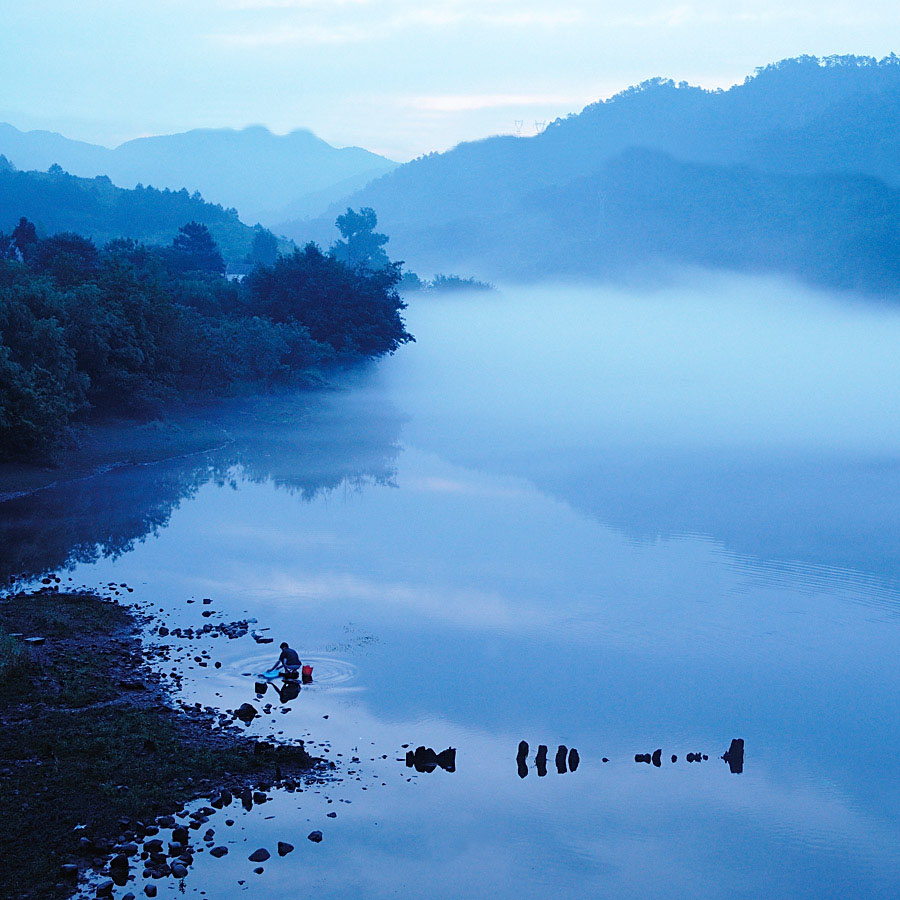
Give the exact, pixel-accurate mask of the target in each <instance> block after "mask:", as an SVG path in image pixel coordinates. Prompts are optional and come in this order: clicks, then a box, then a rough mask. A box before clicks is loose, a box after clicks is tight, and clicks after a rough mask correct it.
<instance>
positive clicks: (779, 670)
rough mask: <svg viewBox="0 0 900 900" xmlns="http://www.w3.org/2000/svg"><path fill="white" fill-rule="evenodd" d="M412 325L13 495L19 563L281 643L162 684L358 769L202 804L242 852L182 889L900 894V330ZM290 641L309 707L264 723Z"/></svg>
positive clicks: (747, 323) (533, 311)
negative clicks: (307, 388) (267, 392)
mask: <svg viewBox="0 0 900 900" xmlns="http://www.w3.org/2000/svg"><path fill="white" fill-rule="evenodd" d="M406 317H407V322H408V326H409V330H410V331H411V332H412V333H413V334H414V335H415V336H416V339H417V343H416V344H413V345H409V346H407V347H404V348H403V349H401V350H400V351H399V352H398V353H397V354H396V355H395V356H394V357H391V358H388V359H385V360H383V361H382V362H380V363H378V364H377V365H374V366H371V367H368V368H365V369H361V370H359V371H357V372H355V373H352V374H351V375H349V376H347V378H346V382H345V383H344V384H342V386H341V387H340V389H339V390H333V391H320V392H317V393H312V394H309V395H307V396H304V397H303V398H301V399H300V401H299V405H298V402H297V401H288V400H284V399H272V400H270V401H267V402H265V403H263V405H262V410H263V412H262V413H258V417H257V418H256V419H254V420H253V422H254V423H258V422H259V421H264V422H265V423H267V424H266V427H264V428H263V427H257V425H256V424H253V426H252V427H250V426H248V424H247V422H248V420H246V419H240V418H235V420H234V421H231V422H228V421H226V422H224V423H223V424H224V427H225V428H226V430H228V431H229V433H232V434H234V435H235V439H234V441H233V442H232V443H230V444H228V445H227V446H225V447H220V448H219V449H217V450H215V451H212V452H210V453H206V454H195V455H192V456H188V457H185V458H181V459H174V460H170V461H167V462H161V463H157V464H154V465H144V466H140V467H129V468H123V469H118V470H114V471H111V472H108V473H106V474H103V475H97V476H95V477H93V478H89V479H85V480H81V481H77V482H70V483H61V484H60V485H59V486H58V487H55V488H50V489H47V490H44V491H41V492H38V493H36V494H33V495H31V496H28V497H22V498H18V499H14V500H10V501H7V502H6V503H3V504H2V505H0V517H2V519H3V522H2V534H3V544H4V547H3V549H2V550H0V565H2V566H3V567H4V569H5V572H4V574H5V575H9V574H10V573H13V572H21V571H22V570H23V569H27V570H30V571H31V572H33V573H37V572H39V571H41V570H42V569H44V568H46V567H49V568H50V569H52V570H56V571H58V572H60V574H62V575H63V579H64V582H65V583H68V581H67V579H68V578H70V577H71V578H72V579H73V582H74V583H75V584H79V585H80V584H85V585H88V586H96V585H100V584H106V583H116V584H120V583H127V584H129V585H132V586H133V587H134V593H133V594H129V595H128V597H129V599H133V600H135V601H136V602H137V603H140V604H148V605H149V606H150V607H152V608H153V609H155V610H156V611H157V612H158V613H159V615H160V617H161V620H162V621H164V622H165V624H166V625H167V626H168V627H169V628H177V627H186V626H193V627H197V626H198V625H202V624H203V623H204V622H205V621H213V622H216V621H224V622H231V621H233V620H235V619H239V618H241V617H247V616H250V617H254V618H255V619H256V620H257V622H256V623H254V626H253V627H254V628H257V629H260V631H259V633H260V634H261V635H266V636H271V637H272V638H274V643H271V644H258V643H256V642H255V641H254V639H253V638H252V636H251V635H249V634H248V635H246V636H245V637H241V638H239V639H237V640H227V641H226V640H213V639H212V638H209V639H208V640H206V641H205V642H196V641H194V642H189V646H187V643H188V642H182V643H183V644H184V646H183V645H182V644H178V643H177V642H172V641H171V640H166V639H164V638H162V637H160V636H159V635H158V634H156V635H148V641H149V642H150V643H166V642H167V643H170V644H175V645H177V646H176V655H175V657H174V659H175V662H174V665H172V666H167V669H168V668H180V669H181V670H182V671H183V674H184V680H183V683H182V686H181V689H180V691H178V692H177V696H179V697H181V698H184V699H186V700H188V701H190V702H195V701H197V702H201V703H204V704H211V705H216V706H219V707H221V708H235V707H237V706H239V705H240V704H241V703H243V702H246V701H249V702H253V703H257V705H260V704H265V703H272V707H271V711H270V712H269V713H266V714H265V715H263V716H262V717H261V718H259V719H257V720H256V722H255V723H254V724H253V725H252V726H250V730H251V731H252V732H254V733H256V734H259V735H270V734H274V735H277V736H281V737H286V738H305V739H307V740H308V741H309V743H310V745H311V749H312V750H313V752H317V753H320V754H324V755H326V756H328V757H329V758H331V759H334V760H335V761H337V762H338V763H339V766H338V775H339V776H341V777H340V780H338V781H336V782H334V783H333V784H330V785H315V786H314V785H310V786H309V788H308V789H306V790H304V791H303V792H299V793H285V792H279V791H274V792H273V793H272V795H271V796H272V799H271V800H270V801H269V802H267V803H265V804H263V805H261V806H257V807H254V808H253V809H252V810H251V811H243V810H241V809H239V808H238V809H236V810H235V811H231V814H232V815H233V818H234V820H235V822H234V825H233V826H225V824H224V818H225V814H224V813H218V814H217V816H216V817H214V818H213V820H211V822H210V824H211V825H215V827H216V834H217V840H218V841H220V842H222V843H225V844H226V845H227V846H229V847H230V852H229V855H228V856H227V857H225V858H223V859H213V858H211V857H210V856H209V854H208V853H204V854H199V855H198V856H197V858H196V860H195V863H194V865H193V866H192V868H191V870H190V873H189V875H188V877H187V878H186V879H185V881H184V884H183V888H184V891H185V894H186V895H187V896H207V897H210V898H215V900H230V898H238V897H240V898H245V897H246V898H286V900H287V898H290V900H293V898H319V900H338V898H340V900H347V898H351V897H353V898H365V900H381V898H388V897H401V898H435V900H438V898H440V900H451V898H453V900H458V898H470V897H471V898H481V897H483V898H488V897H489V898H499V900H507V898H508V900H513V898H515V900H532V898H534V900H538V898H540V900H550V898H553V900H560V898H581V897H585V898H587V897H591V898H609V900H613V898H615V900H632V898H633V900H646V898H649V897H664V898H667V900H697V898H719V897H721V898H729V900H732V898H735V897H765V898H770V900H773V898H791V900H797V898H816V900H822V898H850V897H852V898H869V897H871V898H875V897H889V896H897V895H898V894H900V856H898V853H897V847H898V844H900V789H898V785H900V781H898V778H897V774H896V764H895V760H894V756H895V749H896V747H897V746H898V745H900V719H898V705H900V703H898V697H900V667H898V666H897V663H896V661H897V658H898V643H900V617H898V611H900V578H898V573H900V540H898V538H900V501H898V498H900V415H898V407H900V403H898V400H900V352H898V350H900V310H895V309H892V308H890V307H887V306H880V305H877V304H872V303H871V302H870V303H862V302H858V301H855V300H854V299H853V298H852V297H836V296H830V295H825V294H818V293H814V292H811V291H809V290H807V289H803V288H799V287H797V286H796V285H794V284H790V283H786V282H779V281H774V280H762V279H752V278H725V277H717V276H709V275H696V276H693V277H691V278H687V279H685V280H684V281H683V282H682V283H681V284H680V286H677V287H670V288H666V289H659V290H639V289H634V290H628V289H624V288H609V287H602V288H601V287H543V288H509V289H506V290H503V291H500V292H497V293H493V294H468V295H457V296H452V295H449V296H443V297H440V296H430V295H422V296H415V295H414V296H413V297H412V298H411V299H410V308H409V309H408V311H407V314H406ZM204 597H208V598H211V599H212V603H211V604H210V605H208V606H204V605H203V604H201V602H200V600H201V598H204ZM189 599H193V600H194V601H195V602H194V603H188V602H187V601H188V600H189ZM204 610H212V611H213V616H212V617H211V618H209V619H205V618H201V612H202V611H204ZM263 629H270V631H263ZM281 640H287V641H289V642H290V643H291V645H292V646H294V647H296V648H297V649H298V651H299V653H300V656H301V658H302V659H303V660H304V661H309V662H311V663H312V664H313V666H314V682H313V684H312V685H309V686H307V687H304V688H303V689H302V690H301V692H300V694H299V696H298V697H296V698H295V699H293V700H290V701H289V702H284V703H282V702H281V701H280V700H279V698H278V696H277V695H275V693H274V688H273V689H271V691H270V692H269V693H268V694H267V695H266V696H265V697H264V698H262V700H261V701H259V700H257V698H256V693H255V691H254V682H255V680H256V679H254V677H253V673H256V672H260V671H262V670H263V669H265V668H267V667H268V666H269V665H270V664H271V663H272V662H274V660H275V658H276V657H277V649H275V648H277V647H278V643H279V642H280V641H281ZM204 649H205V650H208V651H209V653H210V654H211V657H210V658H211V659H212V660H217V661H219V662H221V664H222V665H221V668H218V669H216V668H214V667H213V666H212V665H208V666H200V665H198V664H197V663H196V661H195V659H194V657H195V656H197V655H199V653H200V651H201V650H204ZM248 673H249V674H248ZM286 710H287V711H286ZM733 738H742V739H743V740H744V741H745V757H744V762H743V767H742V769H743V770H742V771H740V772H735V771H732V769H733V767H732V766H729V765H728V764H726V762H724V761H723V760H722V759H721V758H720V757H721V756H722V754H723V753H724V751H725V750H726V749H728V747H729V745H730V742H731V740H732V739H733ZM523 740H524V741H527V742H528V744H529V752H528V756H527V759H526V767H525V769H524V770H523V769H522V767H520V766H518V765H517V759H516V752H517V747H518V745H519V742H520V741H523ZM540 744H544V745H547V747H548V748H549V762H548V771H547V772H546V774H543V775H542V774H540V772H539V771H538V768H537V767H536V766H535V762H534V755H535V752H536V750H537V748H538V746H539V745H540ZM406 745H409V748H415V747H417V746H419V745H424V746H426V747H432V748H434V749H435V750H438V751H440V750H443V749H445V748H447V747H455V748H456V749H457V758H456V767H455V771H452V772H451V771H445V770H444V769H442V768H437V769H436V770H435V771H433V772H430V773H417V772H416V770H415V769H413V768H408V767H407V766H406V764H405V761H404V760H405V753H406V749H407V748H406ZM559 745H565V746H566V747H567V748H572V747H574V748H577V751H578V754H579V757H580V762H579V764H578V766H577V769H576V770H575V771H565V772H559V771H558V770H557V765H556V763H555V756H556V752H557V748H558V747H559ZM656 749H661V751H662V753H661V759H660V765H659V766H657V765H654V764H652V763H643V762H640V763H638V762H635V754H644V753H650V754H652V753H653V751H655V750H656ZM688 753H692V754H693V753H698V754H700V755H701V759H700V761H698V762H688V761H687V759H686V757H687V754H688ZM672 755H676V756H677V761H676V762H672V761H671V757H672ZM704 755H705V756H704ZM604 758H605V759H607V760H608V762H604V761H603V760H604ZM354 759H356V760H358V762H356V761H354ZM566 768H567V766H566ZM523 776H524V777H523ZM330 812H336V813H337V816H336V817H329V816H328V813H330ZM219 820H222V821H219ZM313 829H320V830H321V831H322V832H323V834H324V840H323V842H322V843H321V844H313V843H311V842H309V841H307V840H306V839H305V838H306V835H307V834H308V833H309V832H310V831H311V830H313ZM278 840H285V841H289V842H291V843H292V844H294V845H296V850H295V851H294V852H293V853H291V854H289V855H288V856H285V857H284V858H279V857H277V856H275V854H274V846H275V843H276V842H277V841H278ZM229 842H230V843H229ZM263 846H265V847H269V848H270V849H272V850H273V858H272V859H271V860H270V861H269V862H268V863H267V864H266V865H265V872H264V873H263V874H262V875H257V874H254V872H253V868H254V864H253V863H251V862H249V861H248V859H247V856H248V854H249V853H250V852H252V851H253V850H255V849H256V848H257V847H263ZM155 884H156V885H157V887H158V888H159V896H161V897H170V896H171V897H176V896H181V892H180V890H181V889H180V886H179V883H178V882H177V881H175V880H174V879H165V880H160V881H157V882H155ZM141 887H142V882H141V880H140V875H138V881H137V882H136V883H135V885H134V886H132V888H131V889H132V890H135V892H136V893H140V888H141ZM119 894H121V890H120V891H119ZM117 896H118V894H117Z"/></svg>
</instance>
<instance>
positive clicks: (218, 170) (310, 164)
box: [0, 124, 395, 225]
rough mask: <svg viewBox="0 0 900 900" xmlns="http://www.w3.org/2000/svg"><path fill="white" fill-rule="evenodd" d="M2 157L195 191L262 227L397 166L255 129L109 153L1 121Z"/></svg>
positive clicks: (24, 165) (142, 143)
mask: <svg viewBox="0 0 900 900" xmlns="http://www.w3.org/2000/svg"><path fill="white" fill-rule="evenodd" d="M0 153H3V154H5V155H6V156H7V157H8V158H9V160H10V161H11V162H12V163H13V164H14V165H16V166H17V167H18V168H20V169H36V170H41V171H46V170H47V169H48V168H49V167H50V166H51V165H53V164H58V165H60V166H61V167H62V168H64V169H65V170H66V171H68V172H71V173H72V174H74V175H79V176H82V177H95V176H97V175H107V176H109V178H110V179H111V180H112V181H113V183H114V184H116V185H119V186H122V187H128V188H132V187H135V186H136V185H138V184H144V185H153V186H154V187H157V188H166V187H168V188H170V189H172V190H180V189H181V188H186V189H187V190H188V191H189V192H191V193H193V192H194V191H200V193H202V194H203V196H204V197H206V198H208V199H209V200H212V201H214V202H217V203H222V204H223V205H225V206H229V207H231V206H233V207H236V208H237V209H238V211H239V213H240V215H241V216H242V218H243V219H244V220H245V221H250V222H255V221H261V222H263V223H265V224H267V225H274V224H277V223H278V222H280V221H282V220H284V219H288V218H291V217H294V216H298V215H311V214H315V213H318V212H321V211H322V210H323V209H324V208H326V207H327V206H328V205H329V204H330V203H332V202H334V201H335V200H336V199H338V198H339V197H341V196H343V195H344V194H346V193H347V192H349V191H353V190H357V189H359V188H361V187H363V186H364V185H365V184H366V183H367V182H368V181H370V180H371V179H372V178H375V177H377V176H379V175H381V174H383V173H385V172H387V171H389V170H390V169H392V168H393V167H394V166H395V163H393V162H391V161H390V160H388V159H385V158H384V157H383V156H378V155H377V154H375V153H370V152H369V151H368V150H362V149H360V148H358V147H345V148H342V149H338V148H335V147H332V146H331V145H330V144H328V143H326V142H325V141H323V140H321V139H320V138H318V137H316V136H315V135H314V134H312V132H310V131H303V130H298V131H294V132H291V133H290V134H287V135H284V136H280V135H275V134H272V133H271V132H270V131H268V130H267V129H266V128H263V127H260V126H254V127H251V128H244V129H242V130H239V131H238V130H234V129H230V128H221V129H196V130H193V131H188V132H185V133H183V134H170V135H161V136H158V137H146V138H138V139H137V140H133V141H128V142H127V143H124V144H122V145H121V146H119V147H116V148H115V149H113V150H110V149H108V148H106V147H98V146H95V145H93V144H86V143H83V142H81V141H71V140H69V139H68V138H65V137H63V136H62V135H59V134H55V133H53V132H48V131H28V132H22V131H19V130H18V129H16V128H13V127H12V126H11V125H5V124H0ZM308 195H312V196H311V197H310V196H308Z"/></svg>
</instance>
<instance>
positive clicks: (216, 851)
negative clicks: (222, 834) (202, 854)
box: [209, 847, 228, 859]
mask: <svg viewBox="0 0 900 900" xmlns="http://www.w3.org/2000/svg"><path fill="white" fill-rule="evenodd" d="M227 853H228V848H227V847H213V848H212V850H210V851H209V855H210V856H215V857H216V859H220V858H221V857H223V856H225V855H226V854H227Z"/></svg>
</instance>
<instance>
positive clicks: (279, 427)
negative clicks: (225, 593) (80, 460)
mask: <svg viewBox="0 0 900 900" xmlns="http://www.w3.org/2000/svg"><path fill="white" fill-rule="evenodd" d="M365 377H366V376H365V373H361V374H359V375H357V378H365ZM198 416H199V414H198ZM195 421H196V420H195ZM191 422H192V420H187V421H184V422H182V425H183V426H184V427H186V428H187V427H190V426H191ZM217 424H218V426H219V427H220V428H222V429H224V430H225V431H226V432H227V433H229V434H230V435H231V441H230V442H229V443H228V444H226V446H224V447H220V448H219V449H217V450H214V451H212V452H209V453H199V454H192V455H190V456H184V457H181V458H177V459H171V460H167V461H163V462H159V463H152V464H145V465H136V466H130V467H123V468H121V469H119V470H117V471H114V472H109V473H106V474H102V475H99V476H97V477H92V478H81V479H78V480H74V481H71V482H65V481H63V482H61V483H59V484H58V485H56V486H54V487H53V488H52V489H47V490H42V491H38V492H36V493H34V494H31V495H28V496H20V497H15V498H13V499H10V500H7V501H6V502H4V503H2V504H0V580H2V582H6V583H9V582H10V581H14V580H17V579H18V580H25V579H32V578H35V577H37V576H40V575H42V574H43V573H45V572H49V571H53V570H59V569H63V568H71V567H72V566H74V565H75V564H78V563H92V562H96V561H97V560H99V559H102V558H106V557H111V558H117V557H120V556H122V555H123V554H126V553H128V552H130V551H131V550H133V549H134V547H135V545H136V544H137V543H139V542H141V541H143V540H144V539H145V538H146V537H147V536H149V535H155V534H158V533H159V532H160V531H161V530H162V529H164V528H165V527H166V525H167V524H168V522H169V520H170V518H171V516H172V513H173V511H174V510H176V509H177V508H178V507H179V506H180V505H182V504H183V503H185V502H186V501H188V500H190V499H191V498H192V497H194V496H196V494H197V492H198V490H199V489H200V488H201V487H202V486H203V485H205V484H209V483H213V484H216V485H218V486H221V487H226V486H231V487H235V486H236V484H237V481H238V479H240V480H246V481H249V482H253V483H263V482H267V481H268V482H271V483H272V484H274V485H275V487H276V488H277V489H279V490H283V491H286V492H288V493H291V494H295V495H296V496H297V497H298V498H299V499H301V500H303V501H306V502H310V501H312V500H313V499H315V498H316V497H318V496H321V495H322V494H325V493H328V492H333V491H335V490H337V489H338V488H344V489H349V490H354V489H360V488H361V487H363V486H364V485H366V484H380V485H390V484H392V483H393V480H394V478H395V475H396V468H395V462H396V458H397V455H398V453H399V452H400V447H399V436H400V428H401V424H402V419H401V417H400V415H399V413H398V412H397V411H396V409H394V408H393V407H392V406H391V405H390V404H389V403H388V402H386V401H384V400H382V401H381V402H377V401H374V400H373V399H372V398H371V397H370V396H366V397H365V398H363V397H361V396H360V395H358V394H353V393H351V392H347V391H343V390H342V391H337V392H333V391H328V392H324V391H323V392H321V393H318V394H314V393H306V394H303V395H301V396H279V397H275V398H257V399H253V400H247V401H243V402H242V403H241V404H239V405H236V406H228V407H223V408H222V409H221V410H220V413H219V416H218V418H217Z"/></svg>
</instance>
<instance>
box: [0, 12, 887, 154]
mask: <svg viewBox="0 0 900 900" xmlns="http://www.w3.org/2000/svg"><path fill="white" fill-rule="evenodd" d="M0 22H2V27H0V121H7V122H9V123H11V124H12V125H15V126H16V127H18V128H22V129H31V128H48V129H51V130H54V131H59V132H61V133H63V134H65V135H67V136H68V137H72V138H78V139H80V140H86V141H90V142H92V143H101V144H105V145H107V146H115V145H116V144H118V143H120V142H122V141H124V140H128V139H130V138H133V137H138V136H142V135H149V134H162V133H170V132H176V131H184V130H187V129H189V128H196V127H222V126H230V127H242V126H245V125H251V124H262V125H265V126H267V127H269V128H270V129H272V130H273V131H275V132H277V133H286V132H288V131H291V130H293V129H295V128H309V129H311V130H313V131H314V132H315V133H316V134H318V135H319V136H320V137H323V138H324V139H325V140H327V141H329V142H330V143H332V144H335V145H336V146H350V145H355V146H362V147H366V148H367V149H370V150H373V151H375V152H378V153H383V154H385V155H386V156H389V157H391V158H393V159H396V160H399V161H405V160H407V159H411V158H413V157H415V156H419V155H421V154H423V153H428V152H431V151H433V150H444V149H447V148H448V147H451V146H453V145H455V144H457V143H459V141H461V140H473V139H477V138H480V137H486V136H488V135H491V134H503V133H515V132H516V131H517V129H518V130H519V131H520V132H521V133H522V134H525V135H527V134H534V133H535V128H536V123H540V122H547V121H552V120H553V119H555V118H557V117H559V116H565V115H567V114H568V113H570V112H578V111H579V110H581V109H582V108H583V107H584V106H585V105H586V104H588V103H591V102H594V101H596V100H599V99H601V98H606V97H609V96H611V95H612V94H614V93H616V92H617V91H619V90H621V89H623V88H625V87H628V86H629V85H631V84H636V83H638V82H640V81H643V80H645V79H647V78H651V77H654V76H665V77H670V78H674V79H675V80H676V81H682V80H684V81H688V82H691V83H692V84H700V85H703V86H704V87H727V86H728V85H731V84H734V83H737V82H740V81H742V80H743V79H744V77H745V76H746V75H748V74H751V73H752V72H753V71H754V69H755V68H756V67H757V66H761V65H765V64H766V63H769V62H773V61H775V60H778V59H783V58H785V57H789V56H797V55H799V54H803V53H811V54H815V55H830V54H835V53H837V54H843V53H858V54H863V55H872V56H878V57H881V56H885V55H887V54H888V53H890V52H891V51H893V50H898V49H900V46H898V44H900V41H898V40H897V35H898V34H900V31H898V29H900V5H898V4H896V3H894V2H886V0H859V2H853V3H851V2H840V3H835V2H828V0H825V2H817V0H798V2H793V3H792V2H791V0H779V2H774V0H737V2H728V0H707V2H696V3H681V2H678V0H673V2H669V0H661V2H660V0H630V2H628V3H623V2H617V3H614V2H609V0H594V2H590V0H422V2H417V0H79V2H77V3H76V2H74V0H30V2H27V3H24V2H21V0H0Z"/></svg>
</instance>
